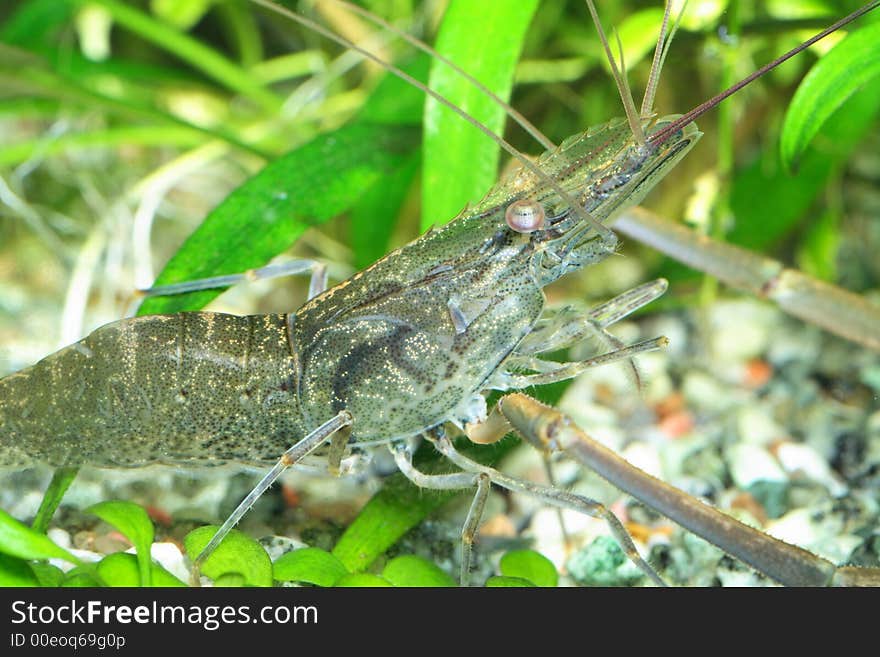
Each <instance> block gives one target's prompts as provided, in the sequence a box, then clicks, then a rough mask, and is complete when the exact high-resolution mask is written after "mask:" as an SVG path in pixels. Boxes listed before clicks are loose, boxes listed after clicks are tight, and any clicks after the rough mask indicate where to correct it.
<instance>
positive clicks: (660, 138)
mask: <svg viewBox="0 0 880 657" xmlns="http://www.w3.org/2000/svg"><path fill="white" fill-rule="evenodd" d="M878 5H880V0H874V2H871V3H869V4H867V5H865V6H864V7H862V8H861V9H858V10H856V11H854V12H853V13H851V14H850V15H849V16H846V17H844V18H841V19H840V20H839V21H837V22H836V23H835V24H834V25H832V26H831V27H827V28H825V29H824V30H822V31H821V32H819V34H817V35H816V36H814V37H812V38H811V39H808V40H807V41H805V42H804V43H802V44H801V45H799V46H797V47H796V48H792V49H791V50H789V51H788V52H787V53H785V54H784V55H782V56H781V57H777V58H776V59H774V60H773V61H772V62H770V63H768V64H764V66H762V67H761V68H759V69H758V70H757V71H755V72H754V73H752V74H751V75H749V76H748V77H746V78H744V79H742V80H740V81H739V82H737V83H736V84H735V85H733V86H732V87H730V88H729V89H726V90H724V91H722V92H721V93H720V94H718V95H717V96H714V97H713V98H710V99H709V100H707V101H706V102H704V103H701V104H700V105H697V106H696V107H695V108H694V109H692V110H691V111H690V112H688V113H687V114H683V115H682V116H681V117H679V118H678V119H676V120H675V121H673V122H672V123H670V124H669V125H667V126H666V127H665V128H663V129H662V130H658V131H657V132H655V133H654V134H653V135H651V136H650V137H649V138H648V143H649V144H651V145H652V146H658V145H659V144H662V143H663V142H664V141H666V140H667V139H669V137H671V136H672V135H674V134H675V133H676V132H678V131H679V130H680V129H681V128H682V127H683V126H685V125H687V124H688V123H690V122H691V121H693V120H694V119H696V118H697V117H698V116H700V115H702V114H705V113H706V112H708V111H709V110H710V109H712V108H713V107H715V106H716V105H717V104H718V103H720V102H721V101H722V100H724V99H725V98H727V97H728V96H732V95H733V94H735V93H736V92H737V91H739V90H740V89H742V88H743V87H744V86H746V85H747V84H749V83H751V82H753V81H754V80H756V79H757V78H759V77H761V76H762V75H764V74H765V73H766V72H767V71H769V70H771V69H773V68H775V67H777V66H779V65H780V64H781V63H782V62H784V61H786V60H788V59H791V58H792V57H794V56H795V55H797V54H798V53H799V52H801V51H802V50H804V49H806V48H809V47H810V46H811V45H813V44H814V43H816V42H817V41H819V40H821V39H824V38H825V37H827V36H828V35H829V34H831V33H832V32H835V31H837V30H839V29H840V28H841V27H843V26H844V25H846V24H848V23H851V22H853V21H854V20H856V19H857V18H859V17H860V16H863V15H864V14H867V13H868V12H869V11H871V10H873V9H876V8H877V6H878Z"/></svg>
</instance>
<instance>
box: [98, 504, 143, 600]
mask: <svg viewBox="0 0 880 657" xmlns="http://www.w3.org/2000/svg"><path fill="white" fill-rule="evenodd" d="M86 511H88V512H89V513H92V514H94V515H96V516H98V517H99V518H100V519H101V520H103V521H104V522H106V523H107V524H109V525H113V526H114V527H115V528H116V529H118V530H119V531H120V532H121V533H122V534H123V535H124V536H125V537H126V538H127V539H128V540H129V541H131V544H132V545H134V549H135V550H136V551H137V561H138V564H139V566H140V572H141V586H152V584H151V581H150V577H151V569H150V564H151V562H152V559H151V557H150V546H151V545H152V544H153V536H154V535H155V530H154V529H153V521H152V520H150V516H148V515H147V512H146V511H144V509H143V508H142V507H140V506H138V505H137V504H133V503H131V502H99V503H98V504H94V505H92V506H90V507H89V508H88V509H86Z"/></svg>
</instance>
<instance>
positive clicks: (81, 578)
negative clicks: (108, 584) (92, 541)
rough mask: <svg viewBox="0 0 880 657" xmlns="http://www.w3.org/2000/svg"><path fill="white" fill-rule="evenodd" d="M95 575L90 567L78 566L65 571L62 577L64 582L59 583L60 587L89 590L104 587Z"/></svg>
mask: <svg viewBox="0 0 880 657" xmlns="http://www.w3.org/2000/svg"><path fill="white" fill-rule="evenodd" d="M96 575H97V572H96V571H95V569H94V567H93V566H92V565H90V566H89V567H85V566H79V567H77V568H74V569H72V570H69V571H67V573H66V574H65V575H64V581H63V582H61V586H63V587H69V588H78V589H82V588H87V589H91V588H96V587H101V586H104V583H103V582H101V581H100V580H99V579H98V578H97V576H96Z"/></svg>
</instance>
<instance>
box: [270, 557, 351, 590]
mask: <svg viewBox="0 0 880 657" xmlns="http://www.w3.org/2000/svg"><path fill="white" fill-rule="evenodd" d="M272 570H273V574H274V577H275V579H276V580H278V581H279V582H307V583H309V584H315V585H317V586H333V584H335V583H336V581H337V580H339V578H341V577H343V576H345V575H347V574H348V570H346V569H345V566H344V565H343V564H342V562H341V561H340V560H339V559H338V558H336V557H334V556H333V555H332V554H330V553H329V552H327V551H325V550H322V549H320V548H315V547H306V548H302V549H300V550H294V551H293V552H288V553H287V554H283V555H281V557H279V558H278V560H277V561H275V563H274V564H273V565H272Z"/></svg>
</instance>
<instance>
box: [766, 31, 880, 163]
mask: <svg viewBox="0 0 880 657" xmlns="http://www.w3.org/2000/svg"><path fill="white" fill-rule="evenodd" d="M878 75H880V23H874V24H871V25H868V26H866V27H863V28H862V29H860V30H857V31H855V32H852V33H851V34H850V35H849V36H847V37H846V38H845V39H844V40H843V41H841V42H840V43H839V44H837V45H836V46H835V47H834V48H833V49H832V50H831V51H830V52H829V53H828V54H827V55H825V56H824V57H823V58H822V59H820V60H819V61H818V62H817V63H816V65H815V66H813V68H812V69H811V70H810V72H809V73H807V75H806V77H804V79H803V81H802V82H801V84H800V86H799V87H798V89H797V91H796V92H795V95H794V98H793V99H792V101H791V105H790V106H789V108H788V112H786V115H785V121H784V123H783V126H782V138H781V141H780V152H781V153H782V162H783V164H784V165H785V167H786V168H787V169H789V170H791V169H794V168H796V167H797V164H798V160H799V159H800V157H801V156H802V155H803V153H804V150H805V149H806V148H807V146H808V145H809V143H810V142H811V141H812V139H813V137H815V136H816V133H817V132H819V129H820V128H821V127H822V126H823V125H824V124H825V122H826V121H827V120H828V119H829V118H830V117H831V116H832V114H834V112H835V111H836V110H837V109H838V108H839V107H840V106H841V105H842V104H843V103H844V102H845V101H846V100H847V99H848V98H849V97H850V96H852V95H853V94H854V93H855V92H856V91H857V90H858V89H860V88H861V87H863V86H864V85H865V84H866V83H867V82H869V81H871V80H873V79H874V78H876V77H877V76H878Z"/></svg>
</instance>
